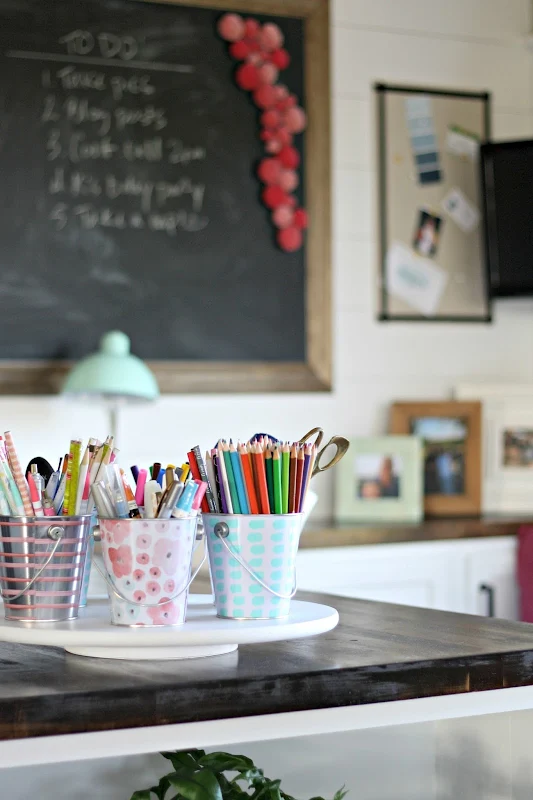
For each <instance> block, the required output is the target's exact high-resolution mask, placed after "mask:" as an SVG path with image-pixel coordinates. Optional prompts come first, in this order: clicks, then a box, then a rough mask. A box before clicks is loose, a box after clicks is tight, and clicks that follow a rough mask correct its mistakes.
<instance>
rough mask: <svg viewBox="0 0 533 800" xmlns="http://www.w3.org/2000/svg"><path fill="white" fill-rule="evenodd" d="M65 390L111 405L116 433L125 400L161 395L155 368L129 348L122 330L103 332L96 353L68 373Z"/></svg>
mask: <svg viewBox="0 0 533 800" xmlns="http://www.w3.org/2000/svg"><path fill="white" fill-rule="evenodd" d="M61 392H62V394H65V395H70V396H76V395H77V396H80V395H84V396H91V397H100V398H102V399H103V400H105V401H106V403H107V404H108V406H109V412H110V423H111V431H110V432H111V434H112V435H113V436H116V433H117V417H118V408H119V406H120V405H121V404H123V403H124V402H128V401H130V402H143V401H145V402H150V401H152V400H156V399H157V398H158V397H159V387H158V385H157V381H156V379H155V377H154V374H153V372H152V371H151V370H150V369H149V368H148V367H147V366H146V364H145V363H144V362H143V361H141V359H140V358H137V356H134V355H132V353H131V352H130V340H129V337H128V336H126V334H125V333H122V332H121V331H110V332H109V333H106V334H104V335H103V336H102V338H101V340H100V346H99V349H98V350H97V352H96V353H93V354H92V355H90V356H87V357H86V358H83V359H82V360H81V361H80V362H78V364H76V366H74V367H73V368H72V370H71V371H70V372H69V374H68V375H67V378H66V380H65V383H64V384H63V388H62V390H61Z"/></svg>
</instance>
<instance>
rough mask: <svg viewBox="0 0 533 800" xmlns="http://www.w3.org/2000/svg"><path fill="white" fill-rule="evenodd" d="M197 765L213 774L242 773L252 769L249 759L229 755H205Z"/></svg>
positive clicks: (252, 764)
mask: <svg viewBox="0 0 533 800" xmlns="http://www.w3.org/2000/svg"><path fill="white" fill-rule="evenodd" d="M198 763H199V764H200V765H201V766H202V767H207V769H210V770H212V771H213V772H244V771H245V770H248V769H250V768H253V767H254V762H253V761H252V759H251V758H247V757H246V756H234V755H232V754H231V753H207V754H206V755H204V756H202V757H201V758H199V759H198Z"/></svg>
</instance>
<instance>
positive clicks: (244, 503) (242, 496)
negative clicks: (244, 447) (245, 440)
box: [229, 441, 250, 514]
mask: <svg viewBox="0 0 533 800" xmlns="http://www.w3.org/2000/svg"><path fill="white" fill-rule="evenodd" d="M229 454H230V457H231V466H232V467H233V478H234V480H235V486H236V488H237V495H238V497H239V506H240V508H241V512H240V513H241V514H249V513H250V506H249V505H248V496H247V494H246V485H245V483H244V474H243V471H242V464H241V459H240V458H239V454H238V452H237V450H236V449H235V445H234V444H233V442H231V441H230V443H229Z"/></svg>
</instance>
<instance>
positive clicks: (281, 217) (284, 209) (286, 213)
mask: <svg viewBox="0 0 533 800" xmlns="http://www.w3.org/2000/svg"><path fill="white" fill-rule="evenodd" d="M293 219H294V211H293V210H292V208H291V207H290V206H278V208H275V209H274V211H273V212H272V222H273V223H274V225H275V226H276V228H282V229H283V228H288V227H289V226H290V225H292V223H293Z"/></svg>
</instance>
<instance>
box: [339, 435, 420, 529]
mask: <svg viewBox="0 0 533 800" xmlns="http://www.w3.org/2000/svg"><path fill="white" fill-rule="evenodd" d="M335 472H336V486H335V521H336V522H338V523H341V524H344V523H354V522H409V523H417V522H420V520H421V519H422V517H423V513H424V486H423V444H422V440H421V439H420V438H418V437H416V436H377V437H353V438H352V439H351V440H350V449H349V451H348V453H347V455H346V456H345V458H344V459H343V460H342V461H341V462H340V463H339V465H338V466H337V469H336V470H335Z"/></svg>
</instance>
